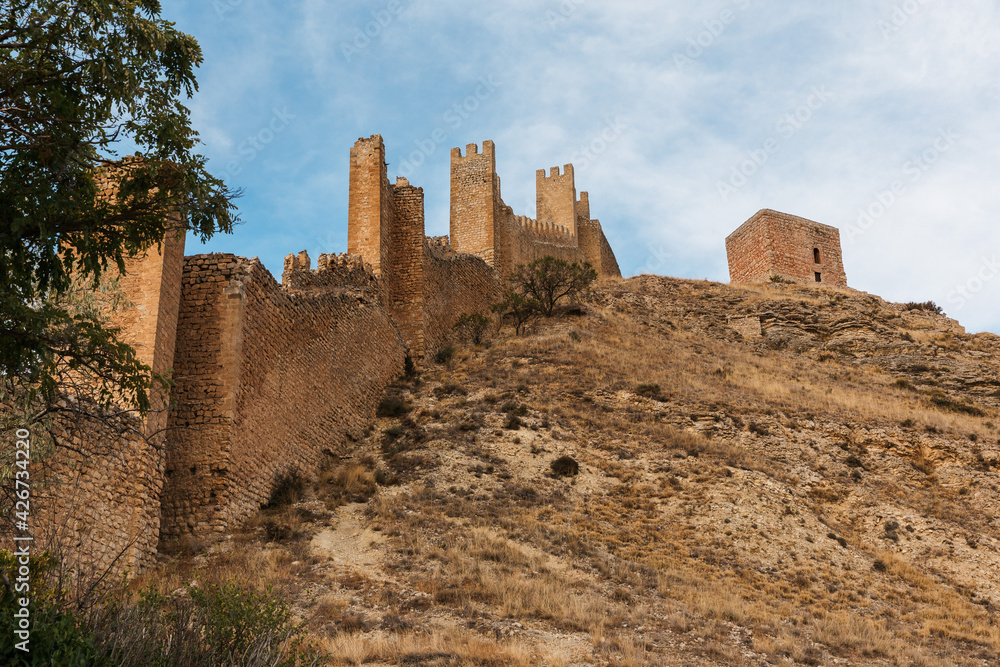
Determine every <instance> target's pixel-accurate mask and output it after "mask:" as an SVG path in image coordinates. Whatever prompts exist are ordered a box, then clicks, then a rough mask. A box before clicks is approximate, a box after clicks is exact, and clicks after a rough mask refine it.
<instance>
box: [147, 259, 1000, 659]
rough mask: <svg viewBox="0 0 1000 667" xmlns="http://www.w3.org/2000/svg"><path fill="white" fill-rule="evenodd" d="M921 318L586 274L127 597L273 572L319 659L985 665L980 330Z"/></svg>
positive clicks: (991, 542)
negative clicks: (563, 307) (516, 329)
mask: <svg viewBox="0 0 1000 667" xmlns="http://www.w3.org/2000/svg"><path fill="white" fill-rule="evenodd" d="M925 308H926V306H922V307H918V306H915V305H913V306H909V307H907V306H903V305H898V304H891V303H887V302H885V301H883V300H881V299H879V298H877V297H874V296H871V295H867V294H864V293H859V292H854V291H848V290H839V289H833V288H828V287H825V288H813V287H803V286H796V285H788V284H768V285H759V286H727V285H720V284H714V283H708V282H695V281H686V280H677V279H671V278H661V277H653V276H642V277H638V278H632V279H629V280H624V281H610V282H605V283H602V285H601V286H600V287H598V288H597V289H595V290H594V291H593V293H592V294H590V295H589V296H588V297H587V298H586V299H585V300H584V301H583V302H582V303H581V304H579V307H577V308H574V309H571V310H569V311H568V312H566V313H564V314H562V315H560V316H559V317H556V318H554V319H550V320H544V321H542V322H540V323H539V324H538V325H537V326H536V327H535V329H534V330H533V331H531V332H530V333H529V334H528V335H526V336H523V337H516V336H513V335H510V334H509V333H508V332H504V333H503V334H502V335H499V336H497V337H496V338H494V339H493V340H492V341H491V342H490V343H489V344H487V345H484V346H478V347H477V346H472V345H464V346H458V347H457V348H455V349H454V351H453V352H454V353H453V354H449V353H448V352H449V351H448V350H446V351H445V352H444V353H442V354H439V355H438V358H437V360H436V361H435V362H429V363H428V365H427V367H426V368H425V369H424V370H423V371H422V372H420V373H419V374H418V375H417V376H416V377H411V378H404V379H403V380H401V381H399V382H397V383H396V384H394V385H393V386H391V387H390V388H389V390H388V391H387V393H386V396H385V398H384V399H383V401H382V404H381V406H380V412H379V414H380V417H379V419H378V420H377V422H376V424H375V425H374V426H373V428H371V429H369V431H368V432H367V434H366V435H364V436H363V437H361V438H360V439H358V440H357V441H356V442H355V443H354V444H353V446H352V451H351V452H350V453H349V454H348V455H347V456H343V457H342V456H336V457H334V456H332V455H331V456H328V457H327V460H326V461H325V463H324V466H323V468H322V469H321V470H319V471H316V474H315V476H313V475H312V474H311V473H312V471H307V474H306V478H307V479H304V480H295V479H289V480H288V483H287V484H286V485H285V486H284V488H283V490H284V491H286V493H285V494H284V496H285V497H284V499H282V498H273V500H274V501H275V502H274V503H273V507H272V508H271V509H267V510H264V511H262V512H261V513H260V514H259V515H258V516H257V517H255V518H254V519H253V520H252V521H251V522H250V524H248V526H247V527H246V528H245V529H244V530H242V531H239V532H237V533H235V534H230V535H227V536H226V539H225V540H224V541H222V542H221V543H220V544H217V545H213V546H210V547H207V548H206V549H204V550H199V549H198V545H189V548H188V550H187V551H185V552H182V553H179V554H174V555H171V556H161V557H160V562H159V563H158V565H157V566H156V567H155V568H154V569H153V570H151V571H150V572H148V573H147V574H146V575H144V576H143V577H142V578H141V579H140V580H139V581H138V582H136V585H137V586H138V585H142V584H143V583H149V582H153V583H154V584H155V585H156V586H158V587H161V588H162V589H163V590H164V591H165V592H169V591H171V590H174V589H176V588H179V587H181V586H182V585H183V584H185V583H189V582H191V581H192V580H197V581H199V582H204V581H206V580H212V579H220V580H221V579H225V578H227V577H231V576H238V577H240V578H243V579H250V580H251V581H255V582H258V583H259V585H260V586H262V587H263V586H265V585H267V584H269V583H270V584H272V585H274V586H275V590H276V591H277V592H278V593H279V594H280V595H281V596H282V597H284V598H285V599H286V600H288V601H289V602H290V603H292V604H293V608H294V610H295V612H296V614H297V615H298V616H299V617H300V618H301V619H303V620H304V621H306V622H307V623H308V625H309V628H310V631H311V632H312V634H313V637H314V638H316V639H317V640H318V641H320V642H321V643H322V644H323V645H324V647H325V648H326V649H327V650H328V651H330V653H331V655H332V656H334V664H431V665H453V664H454V665H457V664H481V665H501V664H503V665H506V664H515V665H536V664H546V665H582V664H600V665H604V664H614V665H642V664H651V665H692V664H695V665H766V664H805V665H833V664H870V665H911V664H916V665H990V664H996V663H997V661H998V659H1000V628H998V627H997V626H996V613H997V608H998V606H1000V575H998V574H997V573H998V572H1000V555H998V547H1000V521H998V520H997V518H996V517H995V513H994V511H993V508H994V507H995V502H996V498H997V494H998V487H997V484H998V481H1000V479H998V476H997V474H998V471H1000V440H998V438H1000V431H998V428H997V426H996V424H997V423H998V419H1000V337H997V336H993V335H989V334H980V335H976V336H971V335H968V334H966V333H965V332H964V330H963V329H962V328H961V327H960V326H959V325H958V324H957V323H956V322H954V321H953V320H950V319H948V318H946V317H944V316H942V315H939V314H936V313H935V312H933V311H932V310H927V309H925ZM553 464H555V465H553ZM574 472H576V473H577V474H575V475H574V474H573V473H574Z"/></svg>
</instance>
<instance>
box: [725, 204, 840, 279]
mask: <svg viewBox="0 0 1000 667" xmlns="http://www.w3.org/2000/svg"><path fill="white" fill-rule="evenodd" d="M726 254H727V255H728V257H729V277H730V279H731V280H732V282H734V283H754V282H767V281H769V280H771V279H772V278H774V277H780V278H782V279H784V280H791V281H793V282H796V283H802V284H806V283H811V284H817V283H819V284H823V285H831V286H833V287H847V274H846V273H845V271H844V261H843V256H842V252H841V246H840V230H838V229H837V228H836V227H831V226H829V225H824V224H820V223H818V222H813V221H812V220H806V219H805V218H800V217H797V216H794V215H788V214H787V213H779V212H778V211H772V210H770V209H764V210H762V211H759V212H758V213H757V214H756V215H754V216H753V217H752V218H750V219H749V220H747V221H746V222H745V223H743V225H742V226H740V228H739V229H737V230H736V231H735V232H733V233H732V234H730V235H729V237H728V238H727V239H726Z"/></svg>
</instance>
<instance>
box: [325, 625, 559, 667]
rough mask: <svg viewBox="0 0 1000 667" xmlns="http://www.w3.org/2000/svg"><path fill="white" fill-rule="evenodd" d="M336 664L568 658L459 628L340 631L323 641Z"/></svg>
mask: <svg viewBox="0 0 1000 667" xmlns="http://www.w3.org/2000/svg"><path fill="white" fill-rule="evenodd" d="M322 646H323V648H324V650H326V651H327V652H328V653H329V655H330V661H331V662H330V664H332V665H365V664H371V663H382V664H403V665H416V664H420V665H442V666H443V665H482V666H483V667H492V666H494V665H495V666H496V667H500V666H501V665H503V666H507V665H510V666H513V667H535V666H537V665H549V666H551V667H561V666H562V665H566V664H567V661H566V660H565V659H564V658H561V657H559V656H555V655H552V654H550V653H548V652H539V651H537V650H536V649H533V648H532V647H531V646H530V645H528V644H527V643H525V642H520V641H517V640H508V641H505V642H503V644H500V643H499V642H497V641H495V640H494V639H492V638H485V637H481V636H479V635H477V634H474V633H472V632H467V631H461V630H457V629H445V630H431V631H428V632H408V633H405V634H387V633H383V632H376V633H353V634H344V635H338V636H336V637H333V638H330V639H327V640H325V641H324V642H323V644H322Z"/></svg>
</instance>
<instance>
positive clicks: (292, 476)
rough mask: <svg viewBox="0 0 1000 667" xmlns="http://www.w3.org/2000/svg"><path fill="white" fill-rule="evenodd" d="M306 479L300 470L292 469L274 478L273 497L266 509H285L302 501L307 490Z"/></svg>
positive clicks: (265, 506)
mask: <svg viewBox="0 0 1000 667" xmlns="http://www.w3.org/2000/svg"><path fill="white" fill-rule="evenodd" d="M305 487H306V484H305V479H304V478H303V477H302V473H301V472H300V471H299V470H298V468H292V469H290V470H287V471H285V472H284V473H282V474H280V475H278V476H276V477H275V478H274V483H273V485H272V486H271V497H270V498H268V500H267V504H266V505H264V508H265V509H276V508H278V507H285V506H287V505H291V504H292V503H297V502H299V501H300V500H302V493H303V491H304V490H305Z"/></svg>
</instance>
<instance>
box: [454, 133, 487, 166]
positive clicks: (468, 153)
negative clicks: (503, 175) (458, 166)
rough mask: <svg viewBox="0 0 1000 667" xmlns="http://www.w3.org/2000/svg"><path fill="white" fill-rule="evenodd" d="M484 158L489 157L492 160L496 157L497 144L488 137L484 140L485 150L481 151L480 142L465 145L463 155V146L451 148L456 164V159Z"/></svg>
mask: <svg viewBox="0 0 1000 667" xmlns="http://www.w3.org/2000/svg"><path fill="white" fill-rule="evenodd" d="M483 158H489V159H490V160H495V159H496V146H495V144H494V143H493V142H492V141H490V140H489V139H487V140H486V141H484V142H483V151H482V153H480V152H479V144H468V145H466V147H465V156H463V155H462V149H461V148H452V149H451V159H452V163H453V164H454V162H455V160H460V161H463V160H470V159H471V160H476V159H479V160H482V159H483Z"/></svg>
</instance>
